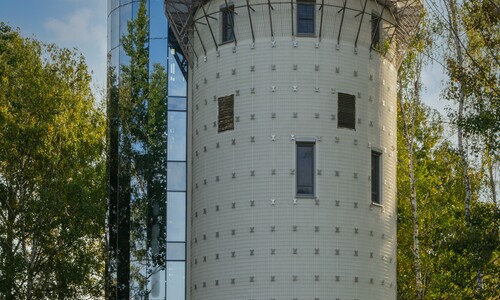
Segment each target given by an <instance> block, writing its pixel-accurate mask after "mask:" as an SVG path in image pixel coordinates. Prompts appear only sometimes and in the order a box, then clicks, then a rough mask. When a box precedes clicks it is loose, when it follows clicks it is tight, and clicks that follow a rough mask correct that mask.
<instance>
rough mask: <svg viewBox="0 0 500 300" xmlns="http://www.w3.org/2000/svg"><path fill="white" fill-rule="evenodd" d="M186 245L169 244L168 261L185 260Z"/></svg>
mask: <svg viewBox="0 0 500 300" xmlns="http://www.w3.org/2000/svg"><path fill="white" fill-rule="evenodd" d="M185 259H186V244H185V243H167V260H185Z"/></svg>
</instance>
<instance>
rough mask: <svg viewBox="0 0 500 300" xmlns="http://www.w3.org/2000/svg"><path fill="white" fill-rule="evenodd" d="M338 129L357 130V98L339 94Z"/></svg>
mask: <svg viewBox="0 0 500 300" xmlns="http://www.w3.org/2000/svg"><path fill="white" fill-rule="evenodd" d="M338 115H339V116H338V118H337V119H338V127H339V128H348V129H356V97H354V95H349V94H344V93H339V109H338Z"/></svg>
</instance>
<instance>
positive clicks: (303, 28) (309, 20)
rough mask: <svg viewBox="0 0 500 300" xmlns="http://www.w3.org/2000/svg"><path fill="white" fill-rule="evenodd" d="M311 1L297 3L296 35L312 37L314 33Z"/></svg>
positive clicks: (313, 3)
mask: <svg viewBox="0 0 500 300" xmlns="http://www.w3.org/2000/svg"><path fill="white" fill-rule="evenodd" d="M314 6H315V2H313V1H297V34H304V35H313V34H314V33H315V31H314Z"/></svg>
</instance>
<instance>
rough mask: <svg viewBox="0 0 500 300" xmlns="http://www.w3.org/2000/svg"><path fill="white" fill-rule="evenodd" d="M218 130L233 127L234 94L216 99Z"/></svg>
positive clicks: (221, 130) (231, 128)
mask: <svg viewBox="0 0 500 300" xmlns="http://www.w3.org/2000/svg"><path fill="white" fill-rule="evenodd" d="M218 105H219V108H218V113H219V115H218V124H219V127H218V130H219V132H223V131H227V130H233V129H234V95H230V96H225V97H219V101H218Z"/></svg>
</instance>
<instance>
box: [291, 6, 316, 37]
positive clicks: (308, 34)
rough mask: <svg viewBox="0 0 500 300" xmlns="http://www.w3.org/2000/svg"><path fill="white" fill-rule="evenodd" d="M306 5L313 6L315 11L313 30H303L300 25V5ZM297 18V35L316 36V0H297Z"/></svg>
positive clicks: (313, 14)
mask: <svg viewBox="0 0 500 300" xmlns="http://www.w3.org/2000/svg"><path fill="white" fill-rule="evenodd" d="M305 6H311V7H312V10H313V13H312V27H313V28H312V32H301V27H300V26H299V24H300V22H299V11H300V7H305ZM295 18H296V22H295V23H296V26H297V36H306V37H307V36H308V37H315V36H316V0H297V3H296V13H295Z"/></svg>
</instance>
